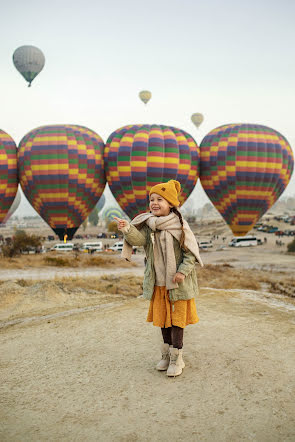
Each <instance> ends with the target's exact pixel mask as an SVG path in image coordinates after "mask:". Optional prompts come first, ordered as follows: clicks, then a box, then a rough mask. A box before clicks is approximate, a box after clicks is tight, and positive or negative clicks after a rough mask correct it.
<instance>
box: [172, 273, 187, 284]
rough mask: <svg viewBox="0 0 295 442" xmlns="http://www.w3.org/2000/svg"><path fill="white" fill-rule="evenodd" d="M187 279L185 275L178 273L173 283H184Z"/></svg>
mask: <svg viewBox="0 0 295 442" xmlns="http://www.w3.org/2000/svg"><path fill="white" fill-rule="evenodd" d="M184 279H185V275H184V274H183V273H180V272H177V273H175V275H174V277H173V282H183V281H184Z"/></svg>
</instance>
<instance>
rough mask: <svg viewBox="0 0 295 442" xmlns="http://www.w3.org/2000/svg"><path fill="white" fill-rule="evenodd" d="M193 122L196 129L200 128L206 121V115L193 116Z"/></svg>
mask: <svg viewBox="0 0 295 442" xmlns="http://www.w3.org/2000/svg"><path fill="white" fill-rule="evenodd" d="M191 120H192V122H193V123H194V125H195V126H196V127H199V126H200V125H201V124H202V123H203V121H204V115H203V114H199V113H196V114H193V115H192V116H191Z"/></svg>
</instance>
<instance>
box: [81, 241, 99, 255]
mask: <svg viewBox="0 0 295 442" xmlns="http://www.w3.org/2000/svg"><path fill="white" fill-rule="evenodd" d="M81 250H82V252H102V251H103V246H102V242H101V241H88V242H84V243H83V245H82V247H81Z"/></svg>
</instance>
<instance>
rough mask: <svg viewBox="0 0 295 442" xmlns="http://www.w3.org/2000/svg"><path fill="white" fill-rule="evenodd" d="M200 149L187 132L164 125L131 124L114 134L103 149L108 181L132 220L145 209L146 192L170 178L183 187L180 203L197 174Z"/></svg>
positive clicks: (190, 188) (147, 199)
mask: <svg viewBox="0 0 295 442" xmlns="http://www.w3.org/2000/svg"><path fill="white" fill-rule="evenodd" d="M199 152H200V151H199V147H198V145H197V144H196V142H195V140H194V139H193V138H192V137H191V135H189V134H188V133H187V132H185V131H183V130H181V129H177V128H175V127H170V126H163V125H156V124H153V125H148V124H145V125H131V126H125V127H122V128H120V129H118V130H116V131H115V132H113V133H112V134H111V135H110V137H109V138H108V140H107V144H106V147H105V156H104V158H105V168H106V176H107V181H108V183H109V186H110V189H111V191H112V193H113V195H114V196H115V198H116V200H117V202H118V203H119V205H120V207H121V208H122V209H123V210H124V212H126V213H127V215H128V216H129V217H130V218H133V217H134V216H135V215H137V214H138V213H140V212H145V211H146V210H147V208H148V201H149V190H150V189H151V187H152V186H153V185H155V184H157V183H161V182H166V181H169V180H171V179H175V180H178V181H179V182H180V183H181V185H182V191H181V193H180V195H179V200H180V203H181V204H183V203H184V201H185V200H186V198H187V197H188V196H189V194H190V193H191V192H192V190H193V189H194V187H195V184H196V182H197V179H198V175H199Z"/></svg>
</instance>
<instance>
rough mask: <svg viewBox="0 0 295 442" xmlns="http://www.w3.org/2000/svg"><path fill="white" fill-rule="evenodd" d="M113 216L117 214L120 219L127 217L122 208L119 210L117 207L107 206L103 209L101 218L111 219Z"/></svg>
mask: <svg viewBox="0 0 295 442" xmlns="http://www.w3.org/2000/svg"><path fill="white" fill-rule="evenodd" d="M114 216H117V217H118V218H121V219H127V216H126V215H125V213H124V212H123V210H121V209H120V208H119V207H109V208H108V209H105V210H104V212H103V218H104V219H105V220H106V221H113V219H114Z"/></svg>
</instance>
